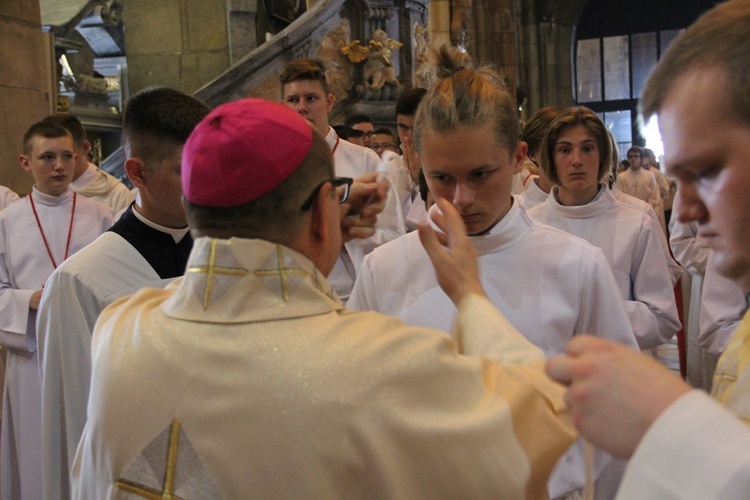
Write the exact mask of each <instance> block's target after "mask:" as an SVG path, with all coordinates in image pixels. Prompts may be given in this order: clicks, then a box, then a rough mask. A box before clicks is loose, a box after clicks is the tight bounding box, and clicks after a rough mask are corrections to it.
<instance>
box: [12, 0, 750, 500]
mask: <svg viewBox="0 0 750 500" xmlns="http://www.w3.org/2000/svg"><path fill="white" fill-rule="evenodd" d="M748 28H750V1H748V0H731V1H729V2H726V3H725V4H722V5H720V6H719V7H717V8H715V9H713V10H712V11H710V12H709V13H708V14H706V15H705V16H704V17H703V18H701V19H700V20H699V21H698V22H697V23H696V24H695V25H694V26H693V27H691V28H690V29H689V30H688V31H687V32H686V33H685V34H684V35H682V36H681V37H680V38H679V39H678V40H677V41H676V42H675V43H674V45H673V47H672V49H670V51H669V52H668V53H667V54H666V55H665V56H664V58H663V59H662V61H661V62H660V63H659V65H658V66H657V68H656V70H655V72H654V73H653V75H652V76H651V77H650V78H649V81H648V84H647V86H646V89H645V92H644V98H643V102H642V111H643V115H644V117H649V116H651V115H658V116H659V120H660V122H659V126H660V130H661V133H662V137H663V140H664V144H665V159H666V166H667V170H668V171H669V173H670V174H671V175H673V176H674V177H675V178H676V179H677V181H678V183H679V186H680V189H679V194H678V199H677V203H676V204H675V210H674V212H675V218H677V219H679V222H681V223H685V224H687V223H690V222H694V223H696V224H697V231H698V235H700V237H701V238H702V239H703V240H704V241H705V243H706V244H707V245H708V246H709V247H711V254H710V257H709V258H708V263H709V265H708V268H709V269H712V270H714V271H715V275H713V274H712V276H719V275H722V276H725V277H727V278H730V279H732V280H734V283H735V285H731V284H727V283H724V284H723V285H722V284H719V285H712V288H711V289H712V290H716V289H719V288H720V289H721V290H722V291H727V293H731V294H733V295H732V297H735V299H736V302H737V303H738V304H740V305H741V302H742V301H741V298H745V300H746V295H745V294H746V293H747V292H748V291H750V257H748V256H749V255H750V240H748V237H747V234H746V232H745V231H743V230H742V228H743V224H744V221H745V220H746V218H747V216H749V215H750V204H748V202H747V199H746V196H745V193H746V191H747V190H746V188H747V187H748V185H750V166H748V165H747V157H748V155H747V153H748V152H747V151H745V150H746V149H747V148H748V146H747V145H748V144H750V106H748V105H747V104H745V100H746V99H745V97H744V96H745V95H746V94H747V91H748V88H747V82H749V81H750V78H746V77H745V75H744V72H745V71H750V69H745V68H746V67H750V66H748V65H747V64H746V62H747V57H748V56H747V54H748V53H749V52H748V51H747V50H746V49H748V48H750V47H748V45H750V37H748V35H747V33H750V30H748ZM440 57H442V58H443V59H444V60H445V62H446V66H450V67H452V68H454V69H453V71H454V72H453V74H452V75H451V76H448V77H446V78H445V79H444V80H443V81H440V82H437V83H436V84H435V85H434V86H433V87H431V88H430V89H429V90H428V91H427V92H426V93H425V92H424V91H420V92H415V93H406V94H405V95H404V96H403V99H402V101H403V102H402V101H399V105H398V106H397V108H396V113H397V117H396V118H397V122H398V131H399V138H400V140H401V152H402V154H401V155H398V154H397V153H396V152H395V151H394V152H391V153H384V154H383V158H382V159H379V158H378V157H377V155H376V154H375V153H374V152H373V151H372V150H370V149H368V148H365V147H362V146H357V145H355V144H352V143H349V142H347V141H345V140H342V139H341V138H340V137H339V136H338V134H337V133H336V132H335V131H334V129H333V128H332V127H330V126H329V123H328V115H329V113H330V111H331V109H332V107H333V103H334V101H333V99H334V98H333V95H332V94H331V93H330V92H329V91H328V88H327V84H326V81H325V76H324V71H323V67H322V65H321V64H320V62H319V61H316V60H311V59H303V60H295V61H292V62H290V63H289V64H288V65H287V66H286V67H285V68H284V70H283V71H282V73H281V77H280V84H281V91H282V96H283V103H271V102H268V101H263V100H259V99H244V100H240V101H237V102H234V103H229V104H225V105H222V106H219V107H218V108H217V109H215V110H213V111H209V109H208V108H207V107H206V106H205V105H204V104H202V103H200V102H199V101H197V100H195V99H193V98H191V97H189V96H186V95H184V94H182V93H180V92H177V91H174V90H170V89H166V88H158V89H149V90H146V91H143V92H141V93H139V94H136V95H135V96H133V97H132V98H131V99H130V100H129V102H128V103H127V107H126V110H125V120H124V126H123V135H124V144H125V147H126V153H127V161H126V164H125V169H126V172H127V174H128V176H129V178H130V180H131V181H132V182H133V184H134V185H135V186H136V187H137V188H138V189H139V193H140V194H139V197H138V199H137V200H136V201H135V202H132V203H131V201H130V198H129V197H128V198H127V208H126V210H125V211H124V213H123V214H122V216H121V217H120V218H119V220H117V222H116V223H114V224H113V222H115V219H114V210H113V208H110V207H108V206H105V205H103V204H101V203H98V202H96V201H93V200H89V199H87V198H86V196H91V197H99V199H100V200H102V201H109V202H110V205H111V206H112V207H114V208H125V207H123V206H121V204H122V201H120V200H121V195H120V193H122V196H124V192H125V191H123V189H122V188H121V187H120V186H119V185H116V184H113V183H112V180H111V179H110V178H109V177H107V176H106V175H105V174H104V173H103V172H101V171H99V170H98V168H97V167H95V166H94V165H92V164H90V163H88V161H83V160H82V157H84V158H85V155H86V153H87V152H88V149H89V148H90V145H87V144H88V143H87V141H86V139H85V135H81V133H80V130H78V126H80V122H78V125H76V124H75V121H72V120H71V117H68V116H53V117H48V118H47V119H45V120H43V121H42V122H39V123H37V124H35V125H33V126H32V127H31V128H30V129H29V131H28V132H27V134H26V136H25V137H24V142H23V154H22V155H21V156H20V163H21V166H22V167H23V168H24V169H25V170H28V171H29V172H30V173H31V175H32V176H33V177H34V181H35V184H34V189H33V192H32V193H31V195H29V196H27V197H24V198H22V199H21V200H16V201H12V198H13V197H12V193H11V194H10V196H8V199H9V205H8V207H7V208H5V209H3V210H2V211H0V308H2V311H3V314H2V315H1V317H2V325H0V341H2V343H3V345H4V346H5V347H6V349H7V350H8V361H7V375H6V381H5V391H4V398H3V421H2V435H1V436H0V496H1V497H2V498H66V497H69V496H72V497H74V498H109V497H114V496H117V495H119V494H127V493H129V494H135V495H174V496H179V497H185V498H193V497H196V498H219V497H223V498H236V497H242V496H244V495H246V494H247V492H248V491H252V492H255V493H254V495H257V496H263V497H289V496H300V495H302V494H304V495H307V496H314V497H361V498H364V497H372V496H385V497H401V496H404V497H409V498H422V497H427V496H430V497H446V498H447V497H466V498H474V497H476V498H487V497H503V498H520V497H526V498H541V497H545V496H551V497H553V498H558V497H565V496H566V495H577V494H582V493H588V490H586V488H591V484H590V481H591V480H594V479H597V487H601V490H600V491H608V492H611V494H612V495H614V490H616V489H617V488H618V487H619V493H618V495H619V497H618V498H743V496H744V495H746V492H747V491H748V489H749V488H750V453H748V451H747V450H748V449H750V430H749V429H748V428H747V427H746V424H745V423H743V420H744V421H745V422H746V421H747V420H748V419H750V415H748V413H747V407H748V397H749V396H750V395H749V394H748V389H747V388H746V387H745V386H746V385H747V380H748V375H747V371H748V370H750V355H749V354H748V352H750V351H749V350H750V340H748V338H747V337H748V335H750V327H749V326H748V324H747V322H744V323H742V324H741V325H739V327H738V326H737V323H736V321H735V322H734V323H732V326H727V327H726V328H725V329H724V330H722V331H720V332H719V333H715V334H714V336H712V337H711V340H710V341H706V342H707V344H706V345H711V346H715V347H712V349H714V352H715V353H716V354H718V353H719V352H720V351H722V350H724V351H725V352H724V354H723V356H722V358H721V359H720V361H719V363H718V367H717V377H716V378H715V381H716V382H715V383H714V386H713V389H712V390H713V396H714V397H715V401H712V400H711V399H710V398H708V397H707V396H706V395H705V394H701V393H700V392H697V391H691V390H690V387H689V386H688V385H686V384H685V383H684V382H682V381H680V380H679V379H678V378H677V377H676V376H674V375H672V374H670V373H668V372H667V371H666V370H664V369H663V368H661V367H660V366H659V364H658V363H657V362H655V361H654V360H653V359H649V357H647V356H644V355H642V354H640V353H639V352H638V349H637V347H638V342H637V341H636V338H638V339H639V340H641V337H638V335H637V332H635V334H634V330H635V329H636V328H635V326H634V324H633V323H632V321H631V319H629V313H628V311H629V310H628V309H627V307H626V305H625V303H624V302H623V300H622V299H623V298H622V297H621V294H620V292H619V291H618V286H617V285H618V282H617V281H616V277H615V275H613V269H612V267H610V264H609V263H608V262H607V259H605V257H604V255H603V254H602V250H601V248H599V247H597V246H595V245H593V244H589V243H587V242H586V241H583V240H581V239H578V238H576V237H574V236H572V235H570V234H567V233H565V232H563V231H561V230H557V229H553V228H551V227H548V226H545V225H543V224H540V223H538V222H535V221H534V220H532V219H531V218H530V217H529V216H528V215H527V214H526V208H525V207H524V205H523V202H522V201H520V198H517V197H514V196H513V194H512V193H513V192H514V190H515V189H517V185H518V179H519V178H520V176H519V172H520V170H521V168H522V166H523V165H524V161H526V160H527V159H528V158H532V159H533V158H536V154H535V155H534V156H533V157H531V156H530V155H529V156H528V157H527V149H526V144H525V143H524V142H522V141H519V139H518V138H519V136H520V135H519V130H518V124H517V120H516V117H515V109H514V101H513V100H512V99H511V96H510V95H509V94H507V92H506V91H505V90H504V89H502V88H500V87H497V86H496V81H497V79H494V78H492V77H491V76H490V77H488V76H487V75H488V73H487V71H486V70H482V71H475V70H473V69H471V67H470V66H469V65H468V64H467V63H466V62H465V61H463V60H460V57H461V56H460V55H458V53H457V52H454V53H451V52H450V51H448V50H444V51H443V52H441V56H440ZM450 58H455V61H447V60H448V59H450ZM447 63H450V64H447ZM716 89H723V90H724V91H723V92H721V93H720V94H719V97H716V96H717V94H716ZM361 123H364V122H360V124H354V125H355V126H357V125H359V126H360V127H362V125H361ZM706 123H711V124H712V125H713V126H712V127H708V128H707V127H706ZM369 126H370V128H371V129H372V124H371V123H369ZM365 128H366V125H365ZM369 132H374V130H366V131H365V135H366V136H367V137H368V139H369V140H370V141H372V140H376V141H377V140H379V139H378V138H377V136H376V135H373V134H368V133H369ZM550 137H553V136H552V135H549V136H547V138H546V139H545V140H552V139H550ZM370 146H372V143H371V144H370ZM552 146H554V145H552ZM600 149H602V150H604V149H606V148H605V147H600ZM630 153H631V154H629V157H630V160H631V165H632V166H633V168H634V171H633V173H632V175H631V174H626V175H625V176H624V177H621V178H620V179H619V180H618V185H619V186H620V188H621V189H623V190H625V191H627V190H630V189H631V187H632V188H633V189H635V187H639V186H640V187H642V186H646V184H648V186H649V195H648V196H649V197H651V198H653V199H650V198H649V200H650V201H653V203H656V202H657V199H656V195H655V194H654V193H656V194H658V195H659V200H663V199H664V194H663V193H658V185H657V184H656V181H655V178H654V176H653V174H650V172H648V171H647V170H645V168H643V169H641V170H643V172H639V171H638V170H639V168H641V161H642V160H643V159H644V157H646V158H648V157H647V154H644V151H643V150H639V149H632V150H631V151H630ZM604 158H605V159H608V158H609V156H607V155H604ZM383 160H384V161H383ZM602 161H604V160H602ZM543 163H544V161H543ZM574 163H575V162H574ZM601 165H602V164H601V163H600V164H599V165H598V166H597V168H599V169H601ZM545 167H548V165H546V164H545ZM547 170H549V169H547ZM548 173H549V174H550V175H549V177H550V179H554V178H555V171H554V170H553V171H550V172H548ZM645 173H648V174H650V177H649V178H648V182H645V181H643V182H641V181H640V180H638V181H634V182H633V183H632V184H633V186H635V187H633V186H630V185H629V184H628V183H629V182H630V180H629V179H630V178H629V177H628V175H631V177H634V176H635V174H638V175H640V176H641V177H643V175H642V174H645ZM596 175H597V177H596V179H595V180H596V181H597V182H598V180H599V179H600V178H601V172H598V173H597V174H596ZM621 176H622V174H621ZM352 178H355V180H354V181H353V180H352ZM634 178H635V177H634ZM75 181H80V183H79V185H77V186H75V189H71V187H72V186H73V185H74V184H73V183H74V182H75ZM420 181H421V182H420ZM651 181H654V182H651ZM522 184H525V183H523V182H522ZM594 184H595V187H596V182H595V183H594ZM84 185H88V186H89V189H88V190H87V189H86V188H85V187H84ZM654 186H656V191H654ZM123 187H124V186H123ZM597 189H598V190H599V191H600V192H605V193H606V196H608V197H609V198H611V199H613V200H614V199H615V198H616V197H617V196H619V195H617V194H610V192H609V191H608V188H606V187H597ZM125 190H127V189H125ZM426 190H429V193H430V194H431V195H432V196H433V197H434V199H435V200H436V201H437V203H436V206H435V207H433V208H431V209H429V215H428V207H427V206H422V205H421V198H419V197H417V196H415V194H426V193H422V192H421V191H426ZM552 193H553V194H552V195H550V196H558V195H557V194H556V193H557V190H555V189H553V190H552ZM612 193H614V191H613V192H612ZM128 196H129V191H128ZM623 203H624V202H623ZM630 203H631V204H632V205H633V206H636V205H635V203H633V202H630ZM415 204H417V205H420V206H422V208H423V210H422V211H417V212H415V215H414V217H413V218H412V219H411V220H412V223H411V225H410V224H409V223H408V222H407V221H408V219H409V217H407V214H411V213H412V207H413V206H414V205H415ZM654 208H659V209H660V210H662V212H663V208H662V206H655V207H654ZM638 210H642V213H644V214H645V213H646V210H645V209H644V208H642V207H641V208H637V209H636V208H634V209H633V211H634V213H635V212H637V211H638ZM538 211H539V210H538V209H537V212H538ZM376 213H377V214H379V216H378V217H377V222H375V221H376V218H375V214H376ZM639 213H641V212H639ZM643 217H645V218H644V219H643V220H644V221H646V222H649V221H650V220H651V217H652V216H651V215H644V216H643ZM29 228H31V229H29ZM415 228H418V231H413V230H414V229H415ZM410 231H413V232H410ZM406 233H409V234H406ZM193 238H196V239H195V242H194V241H193ZM11 243H12V244H11ZM663 246H664V244H663V243H662V246H661V247H658V248H657V249H656V250H654V252H655V255H661V256H662V257H663V259H664V262H663V265H664V269H663V271H664V273H663V274H665V273H666V274H665V276H668V271H667V266H668V265H670V261H669V258H668V256H667V255H666V253H665V252H664V251H663V248H662V247H663ZM76 252H77V253H76ZM704 269H705V268H704ZM183 274H184V277H183V278H180V279H176V278H178V277H179V276H182V275H183ZM666 280H667V281H669V278H668V277H667V278H666ZM732 286H734V287H738V288H731V287H732ZM131 294H132V295H131ZM350 294H351V298H350V299H349V303H348V306H349V307H350V308H351V309H347V308H346V307H345V306H344V302H342V300H346V299H347V298H349V295H350ZM721 297H727V295H722V296H721ZM735 299H733V300H735ZM712 301H713V302H711V303H714V302H726V300H725V299H723V298H720V299H712ZM108 306H109V307H108ZM737 307H739V305H738V306H737ZM357 309H359V310H360V311H355V310H357ZM659 312H660V311H656V312H654V314H658V313H659ZM661 312H662V313H663V311H661ZM386 314H387V315H388V316H386ZM389 316H390V317H389ZM722 317H723V316H722ZM717 321H718V320H717ZM735 328H739V330H737V331H736V332H734V331H733V330H734V329H735ZM584 333H593V334H596V335H597V336H598V337H600V338H596V337H592V336H589V335H584ZM662 340H663V339H662ZM613 341H614V342H613ZM641 347H651V343H649V344H648V345H642V346H641ZM545 360H547V361H546V363H545ZM545 371H546V374H545ZM40 373H41V376H40ZM548 376H549V377H551V379H553V380H556V381H558V382H560V383H562V384H565V385H568V386H569V387H568V389H567V391H566V390H565V389H564V388H563V386H561V385H558V384H557V383H555V382H552V380H550V378H548ZM722 406H723V407H724V408H722ZM575 428H577V429H578V430H579V431H580V432H581V433H582V434H583V436H585V437H586V438H587V439H588V440H589V441H590V442H591V443H593V444H594V445H596V446H598V447H599V448H601V450H603V451H606V452H607V453H609V454H611V455H612V456H614V457H619V458H624V459H630V463H629V464H628V465H627V469H626V470H625V474H624V477H622V476H621V473H622V466H623V463H622V462H617V461H611V460H610V457H609V456H607V455H603V454H599V455H597V459H596V461H595V464H594V465H593V466H592V465H591V464H589V465H588V466H587V465H586V464H585V459H584V458H585V455H586V454H585V452H584V450H583V446H582V445H581V444H580V441H579V444H578V445H575V446H574V447H572V448H571V444H573V443H574V442H575V441H576V438H577V434H576V432H575ZM697 440H699V441H700V443H701V445H700V446H696V445H695V442H696V441H697ZM566 451H567V453H566ZM561 456H562V457H564V458H563V460H560V461H558V460H559V458H560V457H561ZM707 456H708V457H709V458H708V459H706V457H707ZM592 467H593V470H592ZM553 469H554V471H553ZM685 471H689V473H688V474H686V473H685ZM592 473H593V475H592ZM550 474H551V480H550V482H549V483H548V482H547V479H548V478H549V477H550ZM599 474H601V476H599ZM597 476H599V477H598V478H597ZM40 478H41V479H40ZM587 480H588V482H587ZM621 480H622V483H621V482H620V481H621ZM584 490H586V491H584ZM600 494H601V493H600Z"/></svg>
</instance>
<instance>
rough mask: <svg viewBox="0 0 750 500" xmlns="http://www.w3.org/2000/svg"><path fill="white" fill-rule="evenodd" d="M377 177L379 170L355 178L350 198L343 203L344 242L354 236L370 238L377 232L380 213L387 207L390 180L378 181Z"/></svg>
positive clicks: (342, 230) (342, 226) (342, 227)
mask: <svg viewBox="0 0 750 500" xmlns="http://www.w3.org/2000/svg"><path fill="white" fill-rule="evenodd" d="M377 177H378V174H377V172H371V173H369V174H365V175H363V176H361V177H357V178H356V179H354V182H353V183H352V186H351V188H350V190H349V200H348V201H347V202H346V203H344V204H343V205H341V236H342V239H343V241H344V243H346V242H347V241H351V240H352V239H354V238H369V237H370V236H372V235H373V233H374V232H375V224H376V222H377V220H378V214H379V213H380V212H382V211H383V209H384V208H385V200H386V197H387V196H388V182H387V181H386V180H381V181H380V182H378V181H377ZM340 189H343V187H342V188H340Z"/></svg>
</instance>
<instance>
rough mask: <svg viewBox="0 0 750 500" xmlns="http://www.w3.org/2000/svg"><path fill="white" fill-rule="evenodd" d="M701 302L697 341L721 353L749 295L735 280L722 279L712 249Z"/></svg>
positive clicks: (745, 308) (746, 304)
mask: <svg viewBox="0 0 750 500" xmlns="http://www.w3.org/2000/svg"><path fill="white" fill-rule="evenodd" d="M700 303H701V308H700V321H699V324H700V332H699V333H698V337H697V339H696V340H697V342H698V344H700V346H701V347H703V348H705V349H706V350H707V351H708V352H709V353H711V354H712V355H714V356H720V355H721V354H722V353H723V352H724V349H726V347H727V344H728V343H729V340H730V339H731V338H732V335H733V334H734V332H735V331H736V330H737V328H738V327H739V326H740V322H741V321H742V318H743V317H744V316H745V313H746V312H747V310H748V306H750V303H749V302H748V295H747V294H746V293H745V292H744V291H743V290H742V288H741V287H740V286H739V285H738V284H737V282H736V281H733V280H730V279H729V278H725V277H724V276H722V275H721V274H719V272H718V271H717V270H716V267H715V264H714V258H713V252H709V256H708V262H707V263H706V274H705V277H704V279H703V288H702V291H701V301H700Z"/></svg>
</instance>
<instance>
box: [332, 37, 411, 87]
mask: <svg viewBox="0 0 750 500" xmlns="http://www.w3.org/2000/svg"><path fill="white" fill-rule="evenodd" d="M402 46H403V44H402V43H401V42H397V41H396V40H394V39H392V38H390V37H389V36H388V33H386V32H385V31H383V30H380V29H379V30H375V33H373V35H372V40H370V43H368V44H367V46H364V45H362V44H361V42H360V41H359V40H354V41H353V42H351V43H350V44H348V45H345V46H343V47H341V53H342V54H344V55H345V56H347V57H348V58H349V60H350V61H351V62H353V63H360V62H362V61H366V62H365V68H364V72H363V77H364V80H365V82H367V84H368V86H369V87H370V90H380V89H381V88H382V87H383V85H386V84H388V85H398V78H397V76H396V71H395V70H394V68H393V63H392V62H391V57H392V56H393V52H392V51H393V50H394V49H398V48H400V47H402Z"/></svg>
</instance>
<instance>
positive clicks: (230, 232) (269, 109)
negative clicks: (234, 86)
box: [182, 99, 341, 275]
mask: <svg viewBox="0 0 750 500" xmlns="http://www.w3.org/2000/svg"><path fill="white" fill-rule="evenodd" d="M182 187H183V193H184V197H185V209H186V212H187V218H188V223H189V225H190V228H191V230H192V232H193V236H194V237H196V238H197V237H201V236H209V237H214V238H231V237H239V238H258V239H263V240H266V241H272V242H275V243H280V244H282V245H286V246H288V247H290V248H292V249H294V250H297V251H298V252H300V253H302V254H303V255H305V256H306V257H307V258H308V259H310V260H311V261H312V262H313V263H314V264H315V265H316V267H317V268H318V269H319V270H320V271H321V272H323V273H324V274H325V275H327V274H328V273H329V272H330V271H331V269H333V265H334V263H335V262H336V259H337V258H338V255H339V250H340V247H341V230H340V211H339V198H338V196H337V194H336V190H335V188H334V177H333V159H332V157H331V152H330V149H329V148H328V145H327V144H326V142H325V140H324V139H323V138H322V137H321V136H320V135H319V134H318V133H317V132H316V131H315V130H313V128H312V127H311V126H310V124H309V123H308V122H307V121H306V120H305V119H304V118H302V116H301V115H300V114H299V113H297V112H295V111H294V110H293V109H291V108H289V107H287V106H284V105H283V104H279V103H273V102H269V101H264V100H261V99H243V100H241V101H236V102H231V103H229V104H224V105H222V106H219V107H218V108H216V109H215V110H213V111H212V112H211V113H210V114H209V115H208V116H207V117H206V118H205V119H204V120H203V121H202V122H201V123H200V124H199V125H198V126H197V127H196V128H195V130H194V131H193V133H192V134H191V135H190V138H189V139H188V141H187V143H186V144H185V148H184V151H183V161H182Z"/></svg>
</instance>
